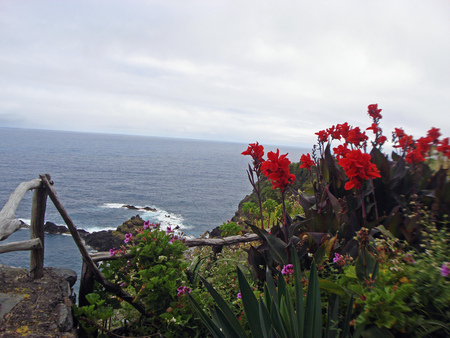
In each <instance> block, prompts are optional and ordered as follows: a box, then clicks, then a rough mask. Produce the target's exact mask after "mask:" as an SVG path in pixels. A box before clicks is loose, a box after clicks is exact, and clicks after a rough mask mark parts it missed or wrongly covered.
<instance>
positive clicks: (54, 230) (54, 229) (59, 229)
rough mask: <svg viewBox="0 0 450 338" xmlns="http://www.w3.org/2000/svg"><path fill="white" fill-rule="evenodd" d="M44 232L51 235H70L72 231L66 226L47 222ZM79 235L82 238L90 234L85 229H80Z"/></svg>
mask: <svg viewBox="0 0 450 338" xmlns="http://www.w3.org/2000/svg"><path fill="white" fill-rule="evenodd" d="M44 231H45V232H46V233H49V234H69V233H70V231H69V229H67V227H65V226H64V225H56V224H55V223H53V222H45V224H44ZM77 231H78V234H79V235H80V237H81V238H84V237H86V236H87V235H88V234H89V232H87V231H86V230H83V229H78V230H77Z"/></svg>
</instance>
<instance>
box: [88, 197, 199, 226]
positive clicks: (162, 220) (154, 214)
mask: <svg viewBox="0 0 450 338" xmlns="http://www.w3.org/2000/svg"><path fill="white" fill-rule="evenodd" d="M100 207H101V208H109V209H129V210H134V211H138V212H141V213H142V214H141V217H142V219H143V220H145V221H150V222H152V223H159V224H161V228H162V229H165V228H167V227H169V226H170V227H171V228H172V229H174V228H176V227H178V228H179V229H180V230H183V229H190V228H191V226H188V225H185V224H184V218H183V216H181V215H179V214H174V213H170V212H168V211H166V210H163V209H160V208H158V207H157V206H155V205H146V206H141V205H132V204H127V203H104V204H103V205H101V206H100ZM130 207H131V208H130ZM108 229H109V228H106V227H105V228H98V229H97V228H94V227H89V231H90V232H92V231H99V230H108ZM114 229H115V228H114Z"/></svg>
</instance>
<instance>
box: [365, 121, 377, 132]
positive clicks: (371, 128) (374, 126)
mask: <svg viewBox="0 0 450 338" xmlns="http://www.w3.org/2000/svg"><path fill="white" fill-rule="evenodd" d="M366 130H372V131H373V133H374V134H376V133H377V131H379V130H380V127H378V124H376V123H375V122H374V123H372V125H371V126H370V127H369V128H367V129H366Z"/></svg>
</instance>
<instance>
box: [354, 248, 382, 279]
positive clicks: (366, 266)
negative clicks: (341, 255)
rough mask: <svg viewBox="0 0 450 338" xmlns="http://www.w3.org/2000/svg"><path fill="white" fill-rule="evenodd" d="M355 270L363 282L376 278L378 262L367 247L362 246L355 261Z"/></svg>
mask: <svg viewBox="0 0 450 338" xmlns="http://www.w3.org/2000/svg"><path fill="white" fill-rule="evenodd" d="M355 272H356V276H357V277H358V279H359V281H360V282H361V283H365V282H366V281H369V282H370V281H371V280H375V279H376V278H377V275H378V262H377V261H376V259H375V257H374V256H373V255H372V253H371V252H369V250H367V248H365V247H364V248H362V249H361V250H360V251H359V255H358V257H357V258H356V262H355Z"/></svg>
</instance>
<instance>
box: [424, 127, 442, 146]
mask: <svg viewBox="0 0 450 338" xmlns="http://www.w3.org/2000/svg"><path fill="white" fill-rule="evenodd" d="M427 136H428V137H430V138H431V140H432V142H433V144H437V143H438V142H439V140H438V138H439V136H441V133H440V132H439V128H434V127H433V128H431V129H430V130H428V133H427Z"/></svg>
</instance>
